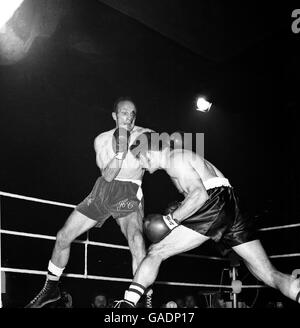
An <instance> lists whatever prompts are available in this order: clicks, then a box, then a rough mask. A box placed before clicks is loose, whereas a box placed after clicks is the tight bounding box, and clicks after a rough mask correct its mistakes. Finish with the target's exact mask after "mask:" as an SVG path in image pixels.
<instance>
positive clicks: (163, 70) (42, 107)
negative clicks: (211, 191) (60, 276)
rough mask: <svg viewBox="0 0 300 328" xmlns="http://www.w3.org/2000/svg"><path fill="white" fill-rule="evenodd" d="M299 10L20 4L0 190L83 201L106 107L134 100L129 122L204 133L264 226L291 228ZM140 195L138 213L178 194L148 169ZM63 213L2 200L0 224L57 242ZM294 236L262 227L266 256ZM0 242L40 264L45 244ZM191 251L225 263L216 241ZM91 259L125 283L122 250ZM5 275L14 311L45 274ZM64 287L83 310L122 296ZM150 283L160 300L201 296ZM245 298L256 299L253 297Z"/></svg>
mask: <svg viewBox="0 0 300 328" xmlns="http://www.w3.org/2000/svg"><path fill="white" fill-rule="evenodd" d="M45 8H46V9H47V10H46V9H45ZM295 8H297V6H292V5H290V7H286V8H284V7H281V8H278V7H276V5H274V4H273V5H272V6H271V7H270V6H265V7H264V6H263V5H262V4H260V3H258V2H257V3H256V2H249V3H243V5H242V4H238V2H230V3H229V4H226V5H225V4H223V3H222V2H221V1H217V0H215V1H201V2H200V3H199V2H198V1H197V2H194V1H187V2H186V1H185V2H183V1H180V0H177V1H172V2H168V1H151V4H150V1H117V0H115V1H114V0H111V1H110V0H106V1H96V0H89V1H80V0H64V1H61V2H57V1H52V2H50V1H47V0H43V1H40V2H37V1H34V0H25V1H24V3H23V5H22V6H21V8H20V9H19V11H18V12H17V13H16V14H15V15H14V16H13V18H12V19H11V20H10V21H9V23H8V25H9V26H10V27H11V29H12V31H13V33H14V36H15V37H17V38H18V40H21V41H22V42H23V45H24V48H25V45H26V44H27V45H28V44H29V45H30V47H29V46H28V47H27V48H28V49H26V51H25V52H24V55H22V56H20V58H18V60H16V59H15V57H12V54H13V49H9V52H8V53H7V52H5V51H4V50H3V49H2V52H0V55H1V57H0V64H1V65H0V83H1V84H0V87H1V88H0V90H1V91H0V92H1V96H0V101H1V103H0V106H1V107H0V109H1V117H0V131H1V171H0V189H1V190H2V191H5V192H11V193H16V194H21V195H26V196H32V197H37V198H42V199H49V200H56V201H60V202H65V203H70V204H77V203H79V202H80V201H81V200H82V199H83V198H84V197H85V196H86V195H87V194H88V193H89V191H90V189H91V188H92V186H93V184H94V182H95V180H96V178H97V177H98V176H99V174H100V173H99V169H98V168H97V166H96V164H95V154H94V149H93V140H94V138H95V137H96V136H97V135H98V134H99V133H101V132H103V131H105V130H109V129H111V128H113V127H114V121H113V120H112V118H111V110H112V105H113V102H114V100H115V99H116V98H118V97H119V96H130V97H132V98H133V99H134V101H135V102H136V105H137V108H138V117H137V121H136V124H137V125H140V126H144V127H150V128H153V129H155V130H157V131H166V132H173V131H176V130H181V131H185V132H193V133H197V132H198V133H204V134H205V149H204V154H205V157H206V158H207V159H208V160H209V161H211V162H212V163H213V164H215V165H216V167H217V168H219V169H220V170H221V171H222V172H223V173H224V175H225V176H226V177H228V178H229V180H230V182H231V184H232V185H233V186H234V187H235V189H236V190H237V191H238V193H239V195H240V197H241V199H242V201H243V203H244V205H245V208H247V209H248V211H249V213H250V214H251V215H252V216H253V218H254V219H255V220H256V222H257V226H258V228H260V227H268V226H276V225H285V224H291V223H298V222H299V208H298V204H299V189H298V183H299V181H298V180H299V171H298V164H299V160H298V156H297V152H298V145H297V141H298V137H299V128H298V120H297V118H298V115H297V111H298V108H299V107H298V105H299V100H298V94H297V92H298V90H297V86H298V84H299V81H297V78H298V76H299V65H298V57H299V54H300V52H299V43H300V36H299V34H293V33H292V31H291V23H292V21H293V19H292V18H291V12H292V10H293V9H295ZM33 32H34V33H33ZM32 35H34V37H32ZM0 37H2V36H1V35H0ZM0 41H1V40H0ZM0 44H1V43H0ZM298 79H299V78H298ZM297 83H298V84H297ZM199 94H204V95H208V96H209V97H210V99H212V101H213V106H212V109H211V111H210V112H209V113H201V112H198V111H195V100H196V97H197V96H198V95H199ZM143 190H144V195H145V211H146V214H147V213H151V212H159V211H162V210H163V209H164V208H165V207H166V205H167V204H168V203H169V202H170V201H171V200H173V199H175V198H177V197H178V194H177V192H176V190H175V188H174V187H173V185H172V184H171V182H170V181H169V179H168V177H167V176H166V174H165V173H164V172H157V173H155V174H154V175H151V176H150V175H149V174H147V173H146V174H145V177H144V182H143ZM69 213H70V209H65V208H58V207H54V206H48V205H41V204H36V203H31V202H26V201H20V200H14V199H9V198H6V197H1V228H2V229H8V230H15V231H25V232H32V233H40V234H46V235H53V236H54V235H55V234H56V232H57V230H58V229H59V228H60V227H61V226H62V225H63V223H64V222H65V220H66V218H67V216H68V215H69ZM298 237H299V228H295V229H284V230H281V231H273V232H262V233H261V239H262V241H263V243H264V246H265V248H266V250H267V253H268V254H270V255H273V254H286V253H299V252H300V248H299V242H298ZM82 238H85V236H82ZM90 239H92V240H96V241H101V242H108V243H116V244H122V245H126V240H125V239H124V237H123V236H122V235H121V232H120V231H119V229H118V227H117V226H116V224H115V222H113V221H112V220H110V222H107V223H106V224H105V226H104V227H103V228H102V229H101V230H100V229H92V230H91V231H90ZM1 246H2V265H3V266H8V267H13V268H26V269H34V270H46V266H47V263H48V260H49V257H50V256H51V250H52V246H53V242H52V241H44V240H40V239H30V238H25V237H13V236H7V235H2V245H1ZM83 250H84V248H83V246H80V245H77V244H76V245H74V246H73V248H72V253H71V258H70V262H69V265H68V267H67V269H66V272H72V273H83V264H84V258H83ZM192 253H196V254H197V253H198V254H206V255H216V256H219V254H218V253H217V251H216V249H215V247H214V245H213V244H212V243H208V244H207V245H203V247H201V248H199V249H197V250H193V252H192ZM120 259H121V260H120ZM89 261H90V262H89V273H90V274H93V275H101V276H102V275H103V276H112V277H124V278H130V277H131V264H130V257H129V253H128V252H127V251H121V250H114V249H110V248H98V247H92V246H90V247H89ZM273 262H274V264H275V266H276V267H278V269H280V270H282V271H284V272H287V273H291V271H292V270H293V269H294V268H297V265H298V267H299V257H291V258H288V259H281V260H280V259H274V261H273ZM224 263H226V262H216V261H207V260H195V259H193V260H191V259H186V258H182V257H175V258H172V259H169V260H167V261H166V262H165V263H164V264H163V266H162V268H161V271H160V274H159V277H158V280H166V281H184V282H195V283H219V281H220V277H221V271H222V268H223V267H224ZM226 265H227V264H226ZM183 268H184V270H183ZM243 275H244V276H245V279H244V280H243V283H246V284H256V283H257V281H256V280H255V279H254V278H253V277H252V276H251V275H248V274H247V271H246V270H245V268H244V266H243V265H242V267H241V277H240V279H241V278H242V276H243ZM6 278H7V279H6V280H7V296H8V300H7V306H10V307H20V306H21V307H22V306H23V304H24V303H26V302H27V301H28V300H29V299H30V298H31V297H32V296H34V294H35V292H36V291H38V290H39V288H40V287H41V284H42V283H43V280H44V277H42V276H30V275H27V274H25V275H23V274H22V275H21V274H7V275H6ZM227 279H228V282H227V283H229V277H227ZM224 283H226V281H224ZM63 284H64V286H65V288H67V289H68V290H70V291H71V293H72V294H73V297H74V305H75V307H76V306H77V307H86V306H89V301H90V300H89V297H90V295H91V294H92V292H94V290H95V289H99V290H104V291H105V292H106V293H107V294H108V295H109V297H111V298H119V297H121V296H122V294H123V291H124V289H125V288H126V286H127V283H116V282H106V281H94V280H93V281H85V280H80V279H71V278H65V279H64V280H63ZM156 289H157V290H158V291H157V293H156V295H157V296H156V298H157V299H156V302H157V304H160V303H161V302H163V301H165V300H169V299H171V298H174V297H177V296H178V295H179V296H182V295H185V294H187V293H194V294H196V293H197V292H198V291H199V289H195V288H184V287H163V286H160V285H156ZM20 291H21V292H20ZM259 296H260V297H259V298H258V301H257V302H256V306H263V304H264V302H267V300H269V299H283V300H284V302H285V304H286V306H293V305H292V303H291V302H289V301H288V300H286V299H285V298H283V297H282V296H281V295H279V293H278V292H276V291H270V290H262V291H261V292H260V295H259ZM242 297H244V298H245V299H246V300H248V303H251V301H252V300H253V299H254V297H255V291H251V290H250V291H246V292H243V293H242Z"/></svg>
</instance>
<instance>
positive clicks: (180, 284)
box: [1, 267, 267, 288]
mask: <svg viewBox="0 0 300 328" xmlns="http://www.w3.org/2000/svg"><path fill="white" fill-rule="evenodd" d="M1 271H4V272H14V273H29V274H36V275H45V274H46V273H47V271H39V270H25V269H17V268H7V267H2V268H1ZM62 276H64V277H69V278H79V279H82V278H83V279H91V280H104V281H118V282H129V283H131V282H132V279H129V278H117V277H107V276H94V275H83V274H76V273H63V274H62ZM155 284H159V285H172V286H185V287H208V288H210V287H211V288H232V286H231V285H216V284H197V283H188V282H187V283H186V282H175V281H156V282H155ZM242 288H267V286H265V285H242Z"/></svg>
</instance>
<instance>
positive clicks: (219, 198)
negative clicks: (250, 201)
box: [181, 177, 257, 254]
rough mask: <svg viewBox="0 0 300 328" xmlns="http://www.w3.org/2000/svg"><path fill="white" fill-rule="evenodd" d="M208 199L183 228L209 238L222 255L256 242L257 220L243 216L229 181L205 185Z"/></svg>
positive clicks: (210, 182)
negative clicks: (249, 242) (232, 249)
mask: <svg viewBox="0 0 300 328" xmlns="http://www.w3.org/2000/svg"><path fill="white" fill-rule="evenodd" d="M204 186H205V189H206V191H207V194H208V196H209V199H208V200H207V201H206V202H205V203H204V205H203V206H202V207H201V208H200V209H199V210H198V211H197V212H196V213H195V214H193V215H192V216H191V217H189V218H187V219H186V220H184V221H183V222H182V223H181V224H182V225H183V226H186V227H187V228H190V229H192V230H195V231H197V232H199V233H201V234H202V235H205V236H208V237H210V238H211V239H212V240H214V241H215V242H216V243H218V248H219V249H220V250H221V252H222V253H223V254H226V253H227V252H228V251H229V250H230V249H231V247H233V246H237V245H240V244H243V243H246V242H248V241H251V240H254V239H257V236H256V230H255V227H254V220H253V219H251V218H250V217H249V216H247V215H242V213H241V210H240V207H239V201H238V198H237V196H236V195H235V193H234V190H233V188H232V187H231V186H230V184H229V181H228V180H227V179H226V178H221V177H216V178H211V179H209V180H207V181H205V182H204Z"/></svg>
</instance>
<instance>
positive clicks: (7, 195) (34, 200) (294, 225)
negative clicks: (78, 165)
mask: <svg viewBox="0 0 300 328" xmlns="http://www.w3.org/2000/svg"><path fill="white" fill-rule="evenodd" d="M0 196H5V197H11V198H16V199H22V200H28V201H32V202H37V203H43V204H50V205H56V206H61V207H69V208H75V207H76V205H73V204H67V203H61V202H56V201H50V200H46V199H41V198H35V197H28V196H23V195H18V194H12V193H9V192H4V191H0ZM296 227H300V223H295V224H288V225H282V226H274V227H267V228H261V229H258V230H259V231H269V230H279V229H286V228H296Z"/></svg>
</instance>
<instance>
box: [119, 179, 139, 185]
mask: <svg viewBox="0 0 300 328" xmlns="http://www.w3.org/2000/svg"><path fill="white" fill-rule="evenodd" d="M115 180H118V181H126V182H132V183H135V184H137V185H139V186H141V185H142V181H141V180H134V179H118V178H115Z"/></svg>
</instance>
